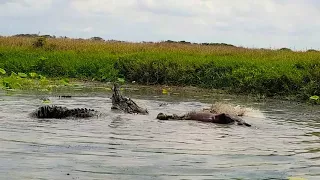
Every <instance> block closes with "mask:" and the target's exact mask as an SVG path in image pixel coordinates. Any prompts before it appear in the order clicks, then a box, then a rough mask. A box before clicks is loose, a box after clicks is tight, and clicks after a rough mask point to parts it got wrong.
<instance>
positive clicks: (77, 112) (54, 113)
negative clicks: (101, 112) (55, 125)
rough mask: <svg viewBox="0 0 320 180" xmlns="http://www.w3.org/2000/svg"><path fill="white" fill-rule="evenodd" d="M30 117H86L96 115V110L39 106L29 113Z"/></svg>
mask: <svg viewBox="0 0 320 180" xmlns="http://www.w3.org/2000/svg"><path fill="white" fill-rule="evenodd" d="M31 116H32V117H36V118H55V119H62V118H88V117H93V116H98V112H97V111H95V110H94V109H87V108H74V109H68V108H66V107H62V106H54V105H53V106H48V105H47V106H41V107H39V108H38V109H37V110H36V111H34V112H33V113H31Z"/></svg>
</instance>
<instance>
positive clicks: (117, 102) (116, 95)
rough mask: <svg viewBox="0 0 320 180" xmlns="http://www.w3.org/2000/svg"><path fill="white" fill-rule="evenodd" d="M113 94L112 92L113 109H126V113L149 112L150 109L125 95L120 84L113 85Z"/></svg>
mask: <svg viewBox="0 0 320 180" xmlns="http://www.w3.org/2000/svg"><path fill="white" fill-rule="evenodd" d="M112 90H113V94H112V98H111V99H112V107H111V109H117V110H121V111H124V112H125V113H129V114H133V113H137V114H148V110H147V109H144V108H141V107H139V106H138V105H137V104H136V103H135V102H134V101H132V100H131V99H130V98H126V97H123V96H122V95H121V93H120V89H119V85H117V84H114V85H113V88H112Z"/></svg>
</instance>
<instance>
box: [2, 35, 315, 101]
mask: <svg viewBox="0 0 320 180" xmlns="http://www.w3.org/2000/svg"><path fill="white" fill-rule="evenodd" d="M35 41H36V42H37V41H38V39H35V38H26V37H1V38H0V67H2V68H3V69H4V70H5V71H6V72H23V73H27V72H35V73H38V74H42V75H45V76H47V77H60V78H79V79H94V80H98V81H117V80H119V79H120V80H121V81H122V82H123V81H127V82H132V81H135V82H137V83H140V84H149V85H150V84H167V85H194V86H199V87H204V88H216V89H224V90H227V91H230V92H234V93H245V94H254V95H260V96H266V97H279V96H280V97H284V96H294V97H297V98H298V99H301V100H309V98H310V97H312V96H315V95H317V96H319V94H320V61H319V59H320V52H315V51H312V52H296V51H292V50H290V49H287V48H282V49H281V50H268V49H247V48H241V47H235V46H231V45H229V46H226V45H225V44H216V43H214V44H210V45H208V44H203V45H201V44H192V43H186V42H181V43H179V42H178V43H171V42H161V43H129V42H119V41H92V40H83V39H68V38H47V39H46V40H45V43H44V44H43V45H41V48H39V47H35V46H34V45H33V44H34V42H35Z"/></svg>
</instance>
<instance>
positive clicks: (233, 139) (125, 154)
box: [0, 91, 320, 180]
mask: <svg viewBox="0 0 320 180" xmlns="http://www.w3.org/2000/svg"><path fill="white" fill-rule="evenodd" d="M69 93H71V94H73V95H74V97H72V98H71V99H59V98H58V97H50V99H51V100H52V104H56V105H63V106H67V107H70V108H71V107H90V108H95V109H97V110H99V111H101V112H103V114H102V116H101V117H99V118H90V119H74V120H63V119H62V120H54V119H52V120H46V121H43V120H42V121H41V120H38V119H33V118H30V117H29V113H30V112H32V111H33V110H35V109H36V108H37V107H39V106H40V105H43V104H42V102H41V100H39V98H41V96H40V95H36V94H26V93H22V94H14V95H11V96H7V95H6V94H5V93H4V92H2V93H1V94H0V179H121V180H122V179H139V180H144V179H155V180H157V179H159V180H160V179H237V178H239V179H272V178H273V179H287V178H288V177H302V178H305V179H311V180H313V179H314V180H316V179H320V139H319V138H320V137H319V136H320V130H319V127H320V116H319V114H320V109H319V107H318V106H308V105H305V104H297V103H294V102H283V101H276V100H269V101H267V102H254V101H250V100H247V99H246V98H239V97H235V96H230V95H228V96H226V95H210V97H209V96H207V95H203V94H201V93H200V94H197V95H192V96H187V95H181V94H180V95H178V94H176V95H170V96H169V95H161V94H160V93H145V92H142V93H141V92H139V91H134V92H130V93H127V95H129V96H131V97H132V98H133V99H134V100H135V101H136V102H137V103H138V104H140V105H141V106H143V107H146V108H148V110H149V112H150V114H149V115H129V114H122V113H118V112H113V111H111V110H110V107H111V100H110V95H111V94H110V93H105V92H104V93H102V92H91V93H90V92H89V93H80V92H77V93H75V92H69ZM215 101H223V102H233V103H234V104H235V105H242V106H247V107H252V108H255V109H257V110H259V111H258V112H251V113H250V114H249V115H248V116H246V117H244V119H245V120H246V121H247V122H248V123H250V124H252V125H253V126H252V127H251V128H248V127H242V126H236V125H217V124H208V123H201V122H193V121H159V120H156V119H155V117H156V115H157V114H158V113H159V112H164V113H177V114H183V113H185V112H187V111H191V110H199V109H201V108H203V107H209V106H210V104H211V103H212V102H215ZM165 102H166V103H167V105H165V106H159V105H160V104H162V103H165Z"/></svg>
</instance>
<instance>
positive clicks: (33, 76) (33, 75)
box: [29, 72, 38, 78]
mask: <svg viewBox="0 0 320 180" xmlns="http://www.w3.org/2000/svg"><path fill="white" fill-rule="evenodd" d="M29 76H30V77H31V78H37V77H38V74H37V73H34V72H31V73H29Z"/></svg>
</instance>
